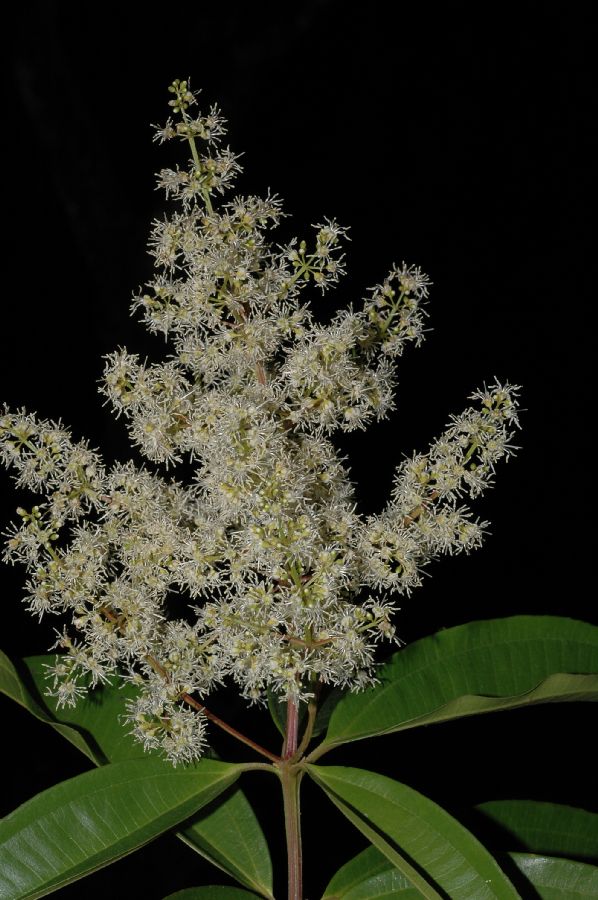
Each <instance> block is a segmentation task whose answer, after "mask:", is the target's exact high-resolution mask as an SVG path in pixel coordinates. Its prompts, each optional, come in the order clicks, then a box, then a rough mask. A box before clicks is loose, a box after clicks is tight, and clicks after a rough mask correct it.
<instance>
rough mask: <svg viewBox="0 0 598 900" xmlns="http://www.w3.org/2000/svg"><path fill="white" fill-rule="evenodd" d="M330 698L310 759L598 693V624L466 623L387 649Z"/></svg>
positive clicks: (538, 620) (547, 619) (517, 619)
mask: <svg viewBox="0 0 598 900" xmlns="http://www.w3.org/2000/svg"><path fill="white" fill-rule="evenodd" d="M377 677H378V678H379V680H380V683H379V684H377V685H376V686H375V687H373V688H371V689H369V690H367V691H364V692H363V693H360V694H347V695H345V696H344V697H342V698H341V699H340V700H339V702H338V703H337V704H336V706H335V708H334V710H333V711H332V715H331V717H330V722H329V726H328V731H327V733H326V737H325V738H324V741H323V743H322V744H320V746H319V747H318V748H316V750H315V752H314V754H313V756H312V758H313V759H314V760H315V759H317V758H318V756H319V755H321V753H323V752H325V751H327V750H328V749H330V748H331V747H333V746H336V745H339V744H343V743H346V742H347V741H354V740H360V739H362V738H367V737H373V736H375V735H381V734H388V733H391V732H394V731H401V730H404V729H407V728H415V727H416V726H418V725H424V724H426V725H427V724H431V723H434V722H443V721H448V720H449V719H455V718H459V717H462V716H471V715H475V714H477V713H482V712H493V711H498V710H501V709H512V708H514V707H519V706H526V705H529V704H533V703H546V702H554V701H566V700H569V701H570V700H598V627H596V626H594V625H588V624H586V623H584V622H578V621H575V620H573V619H566V618H559V617H555V616H514V617H512V618H508V619H494V620H490V621H485V622H470V623H468V624H466V625H459V626H457V627H456V628H450V629H447V630H445V631H440V632H438V633H437V634H434V635H432V636H431V637H426V638H423V639H422V640H419V641H416V642H415V643H413V644H411V645H409V646H407V647H405V648H404V649H403V650H401V651H399V652H398V653H395V654H394V655H393V656H392V658H391V659H390V660H389V662H388V663H386V664H385V665H384V666H382V667H381V668H380V669H379V671H378V672H377Z"/></svg>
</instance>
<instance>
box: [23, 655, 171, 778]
mask: <svg viewBox="0 0 598 900" xmlns="http://www.w3.org/2000/svg"><path fill="white" fill-rule="evenodd" d="M55 659H56V657H55V656H54V655H53V654H51V655H48V656H30V657H28V658H27V659H25V660H23V662H24V663H25V665H26V666H27V668H28V670H29V672H30V674H31V677H32V679H33V681H34V683H35V686H36V688H37V689H38V691H39V693H40V694H41V695H42V696H43V702H44V704H45V705H46V706H47V707H48V709H49V710H50V712H51V713H52V715H53V716H54V717H55V718H56V719H58V720H59V721H60V722H66V723H68V724H69V725H74V726H75V727H76V728H78V729H79V730H80V731H82V732H83V733H84V734H85V735H86V737H87V738H88V741H89V743H91V744H92V745H93V746H94V747H95V748H96V749H95V757H96V758H93V757H92V758H93V759H94V762H96V763H97V764H98V765H100V764H102V763H105V762H123V761H124V760H126V759H140V758H141V759H147V757H148V754H147V753H146V752H145V751H144V749H143V746H142V745H141V744H140V743H139V741H137V740H135V738H134V737H133V736H132V735H131V734H129V733H128V731H129V729H128V728H127V726H126V725H125V724H124V723H123V716H124V715H125V714H126V712H127V706H126V704H127V701H129V700H132V699H134V698H135V696H136V695H137V688H135V687H134V685H132V684H130V683H129V684H126V683H125V684H123V685H122V686H120V685H118V686H116V685H109V684H106V685H98V687H97V688H95V689H94V690H91V691H89V693H88V694H87V695H86V696H85V697H82V698H81V699H80V700H79V702H78V703H77V705H76V706H74V707H71V706H65V707H60V708H59V707H58V705H57V703H56V699H55V698H54V697H47V696H44V692H45V690H46V687H47V684H48V682H47V680H46V668H45V666H46V665H52V664H53V663H54V660H55ZM154 758H157V759H159V758H160V757H159V755H158V754H157V753H156V754H154Z"/></svg>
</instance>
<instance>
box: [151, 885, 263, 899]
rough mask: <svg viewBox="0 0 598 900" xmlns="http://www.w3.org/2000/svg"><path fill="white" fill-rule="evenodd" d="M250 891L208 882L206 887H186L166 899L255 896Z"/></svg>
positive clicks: (242, 897)
mask: <svg viewBox="0 0 598 900" xmlns="http://www.w3.org/2000/svg"><path fill="white" fill-rule="evenodd" d="M255 896H256V895H255V894H251V893H249V891H242V890H241V888H236V887H224V885H221V884H207V885H206V886H205V887H196V888H186V889H185V890H184V891H177V892H176V894H169V895H168V897H165V898H164V900H244V898H245V900H247V897H255Z"/></svg>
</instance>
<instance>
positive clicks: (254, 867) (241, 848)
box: [25, 656, 272, 897]
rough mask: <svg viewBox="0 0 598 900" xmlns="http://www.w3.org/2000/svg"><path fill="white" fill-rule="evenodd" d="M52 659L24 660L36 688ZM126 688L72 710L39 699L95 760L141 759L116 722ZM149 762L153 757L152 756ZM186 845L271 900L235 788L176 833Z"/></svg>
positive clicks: (261, 847) (257, 839)
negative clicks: (78, 733) (81, 737)
mask: <svg viewBox="0 0 598 900" xmlns="http://www.w3.org/2000/svg"><path fill="white" fill-rule="evenodd" d="M53 660H54V657H53V656H34V657H30V658H28V659H26V660H25V664H26V665H27V667H28V669H29V672H30V673H31V676H32V678H33V680H34V682H35V684H36V686H37V687H38V689H39V690H40V692H41V691H43V690H44V689H45V685H46V681H45V671H46V670H45V668H44V665H45V664H47V663H49V662H52V661H53ZM135 692H136V689H135V688H134V687H133V686H132V685H131V684H125V685H123V686H122V687H120V686H118V687H117V686H110V685H104V686H102V687H101V688H99V689H96V690H94V691H91V692H90V693H89V695H88V696H87V697H84V698H82V699H81V700H80V701H79V703H78V704H77V706H76V707H74V708H70V707H68V708H66V709H58V708H57V707H56V703H55V701H54V700H53V698H51V697H49V698H44V700H45V702H46V703H47V704H48V706H49V707H50V709H51V711H52V712H53V713H54V714H55V715H56V716H58V717H59V718H61V719H63V721H68V722H69V723H71V724H73V725H76V726H77V727H79V728H81V729H83V730H84V731H85V733H86V735H88V737H89V739H90V741H91V743H93V744H94V746H97V748H98V750H99V753H100V755H101V760H99V761H101V762H103V761H104V760H109V761H111V762H120V761H123V760H126V759H135V758H141V759H147V758H148V754H147V753H145V752H144V750H143V747H142V745H141V744H140V743H139V742H138V741H136V740H135V739H134V738H133V737H132V736H131V735H130V734H127V728H126V726H124V725H123V723H122V717H123V716H124V715H125V713H126V703H127V701H128V700H131V699H132V698H133V697H134V696H135ZM154 758H159V757H158V756H157V754H154ZM177 836H178V837H179V838H181V840H183V841H184V842H185V843H186V844H187V845H188V846H189V847H191V848H192V849H193V850H195V851H196V853H200V854H201V855H202V856H203V857H204V858H205V859H208V860H209V861H210V862H211V863H213V864H214V865H216V866H218V868H220V869H222V870H223V871H224V872H226V873H227V874H228V875H231V876H232V877H233V878H235V879H236V880H237V881H239V882H240V883H241V884H243V885H245V887H248V888H251V889H252V890H254V891H257V892H258V893H259V894H261V895H262V896H264V897H272V862H271V860H270V853H269V851H268V845H267V843H266V839H265V837H264V833H263V831H262V829H261V827H260V824H259V822H258V820H257V818H256V816H255V813H254V812H253V810H252V808H251V806H250V804H249V802H248V800H247V798H246V797H245V795H244V794H243V792H242V791H241V789H240V788H235V789H234V790H232V791H228V792H227V793H226V795H225V796H222V797H218V799H217V800H215V801H214V802H213V803H211V804H210V805H209V806H208V807H206V809H205V810H203V811H202V812H201V813H200V814H199V816H198V817H197V818H196V819H193V820H192V821H191V822H190V823H187V827H186V828H185V829H184V831H181V832H179V833H178V834H177Z"/></svg>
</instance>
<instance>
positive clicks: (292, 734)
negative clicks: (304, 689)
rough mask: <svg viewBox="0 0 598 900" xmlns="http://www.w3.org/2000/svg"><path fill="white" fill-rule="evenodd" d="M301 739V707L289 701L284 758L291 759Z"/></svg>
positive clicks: (283, 750) (283, 749)
mask: <svg viewBox="0 0 598 900" xmlns="http://www.w3.org/2000/svg"><path fill="white" fill-rule="evenodd" d="M298 739H299V705H298V704H297V703H295V701H294V700H291V699H289V700H287V727H286V731H285V738H284V745H283V748H282V758H283V759H290V758H291V757H292V756H294V755H295V752H296V750H297V741H298Z"/></svg>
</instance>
